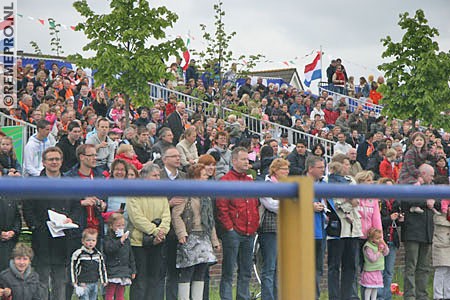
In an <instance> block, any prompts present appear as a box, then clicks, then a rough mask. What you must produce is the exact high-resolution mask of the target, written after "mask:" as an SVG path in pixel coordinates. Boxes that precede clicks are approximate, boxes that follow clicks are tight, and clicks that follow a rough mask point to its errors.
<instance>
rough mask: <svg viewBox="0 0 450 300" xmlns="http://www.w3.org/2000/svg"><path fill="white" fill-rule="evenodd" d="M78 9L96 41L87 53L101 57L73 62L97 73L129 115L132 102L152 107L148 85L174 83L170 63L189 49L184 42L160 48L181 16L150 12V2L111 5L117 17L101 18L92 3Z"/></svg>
mask: <svg viewBox="0 0 450 300" xmlns="http://www.w3.org/2000/svg"><path fill="white" fill-rule="evenodd" d="M73 5H74V7H75V9H76V10H77V11H78V12H79V13H80V14H81V16H83V17H85V18H86V20H85V21H84V22H83V23H79V24H78V25H77V26H76V30H80V31H83V32H84V33H85V34H86V36H87V38H88V39H89V40H90V42H89V43H88V44H87V45H85V46H84V47H83V50H84V51H93V52H94V53H95V56H93V57H90V58H85V57H83V56H82V55H80V54H76V55H72V56H70V58H69V59H70V60H73V61H74V62H75V63H77V64H78V65H80V66H82V67H89V68H92V69H95V70H97V72H96V73H95V75H94V79H95V80H96V82H98V83H107V84H108V86H109V87H110V88H111V89H112V90H113V92H116V93H122V94H123V95H124V96H125V100H126V105H125V107H126V110H127V115H128V113H129V111H128V109H129V104H130V98H132V101H133V104H136V105H142V104H146V105H151V103H150V101H149V95H150V87H149V85H148V81H153V82H157V81H159V79H160V78H169V76H170V74H169V73H167V67H166V65H165V63H164V61H167V60H168V59H169V57H170V56H172V55H177V53H178V52H179V49H180V48H181V47H182V46H183V42H182V41H181V39H178V38H177V39H174V40H166V41H164V42H159V43H157V42H158V41H160V40H162V39H165V38H166V33H165V31H164V30H165V29H166V28H168V27H172V26H173V24H174V23H175V22H176V21H177V19H178V16H177V15H176V14H175V13H173V12H171V11H169V10H168V9H167V8H166V7H164V6H162V7H155V8H150V6H149V2H148V1H147V0H111V1H110V8H111V12H110V13H109V14H104V15H99V14H95V13H94V12H93V11H92V9H91V8H90V7H89V6H88V4H87V1H86V0H79V1H76V2H75V3H74V4H73ZM127 121H128V118H127Z"/></svg>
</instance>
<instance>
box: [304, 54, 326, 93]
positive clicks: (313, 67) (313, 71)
mask: <svg viewBox="0 0 450 300" xmlns="http://www.w3.org/2000/svg"><path fill="white" fill-rule="evenodd" d="M320 59H321V56H320V52H317V55H316V57H315V58H314V60H313V62H312V63H310V64H308V65H306V66H305V81H304V83H305V85H306V86H307V87H309V86H310V85H311V81H313V80H316V79H320V78H322V69H321V68H320Z"/></svg>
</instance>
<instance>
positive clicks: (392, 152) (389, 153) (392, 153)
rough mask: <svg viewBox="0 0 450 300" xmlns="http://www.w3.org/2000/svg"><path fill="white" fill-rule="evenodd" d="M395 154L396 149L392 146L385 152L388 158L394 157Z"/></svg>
mask: <svg viewBox="0 0 450 300" xmlns="http://www.w3.org/2000/svg"><path fill="white" fill-rule="evenodd" d="M396 155H397V151H395V150H394V149H392V148H391V149H389V150H388V151H387V152H386V157H389V158H392V157H395V156H396Z"/></svg>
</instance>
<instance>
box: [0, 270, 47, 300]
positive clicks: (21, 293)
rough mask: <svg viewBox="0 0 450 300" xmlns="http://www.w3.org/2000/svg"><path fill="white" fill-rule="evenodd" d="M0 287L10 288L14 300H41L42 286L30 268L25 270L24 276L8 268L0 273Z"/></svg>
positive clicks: (37, 276)
mask: <svg viewBox="0 0 450 300" xmlns="http://www.w3.org/2000/svg"><path fill="white" fill-rule="evenodd" d="M0 287H1V288H6V287H7V288H10V289H11V293H12V296H13V299H14V300H41V299H44V298H43V297H42V291H43V290H42V286H41V283H40V282H39V275H38V274H37V273H36V272H34V271H33V270H32V269H31V267H28V269H27V270H25V273H24V276H23V278H22V276H21V275H20V274H19V272H18V271H17V269H16V268H15V267H14V265H13V266H10V267H9V268H8V269H6V270H4V271H3V272H1V273H0Z"/></svg>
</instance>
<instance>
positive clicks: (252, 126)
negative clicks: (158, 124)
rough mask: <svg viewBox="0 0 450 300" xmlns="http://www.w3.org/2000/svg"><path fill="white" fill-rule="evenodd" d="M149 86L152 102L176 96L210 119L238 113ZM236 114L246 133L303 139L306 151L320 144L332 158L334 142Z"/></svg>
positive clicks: (326, 154) (191, 109) (165, 89)
mask: <svg viewBox="0 0 450 300" xmlns="http://www.w3.org/2000/svg"><path fill="white" fill-rule="evenodd" d="M150 86H151V90H152V94H151V96H150V97H151V99H152V100H156V99H159V98H163V99H164V100H165V101H167V98H168V96H169V95H170V94H174V95H176V96H177V99H178V101H181V102H184V103H185V104H186V109H187V110H188V111H189V112H191V113H192V112H195V111H196V107H197V105H198V104H202V105H203V108H204V113H205V114H206V115H207V116H210V117H217V116H226V115H229V114H231V113H238V112H236V111H234V110H232V109H229V108H226V107H223V106H221V105H219V104H217V103H211V102H208V101H203V100H201V99H199V98H196V97H192V96H190V95H186V94H183V93H180V92H177V91H174V90H170V89H167V88H165V87H162V86H160V85H156V84H153V83H150ZM238 114H239V115H240V116H241V117H242V118H243V119H244V121H245V124H246V126H247V128H248V131H249V132H250V133H252V134H258V135H260V136H262V135H263V134H264V132H267V131H269V132H270V133H272V136H273V137H274V138H279V137H280V136H281V134H282V133H287V134H288V139H289V143H291V144H295V143H296V142H297V141H298V140H299V139H304V140H306V142H307V143H308V149H311V148H312V146H313V145H314V144H316V143H321V144H322V145H323V146H324V148H325V158H326V159H327V160H328V161H329V160H330V159H331V157H332V156H333V147H334V145H335V144H336V142H335V141H331V140H327V139H324V138H320V137H317V136H314V135H311V134H308V133H305V132H303V131H300V130H296V129H294V128H291V127H286V126H282V125H280V124H277V123H274V122H269V121H263V120H261V119H260V118H258V117H254V116H250V115H248V114H243V113H240V112H239V113H238Z"/></svg>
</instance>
